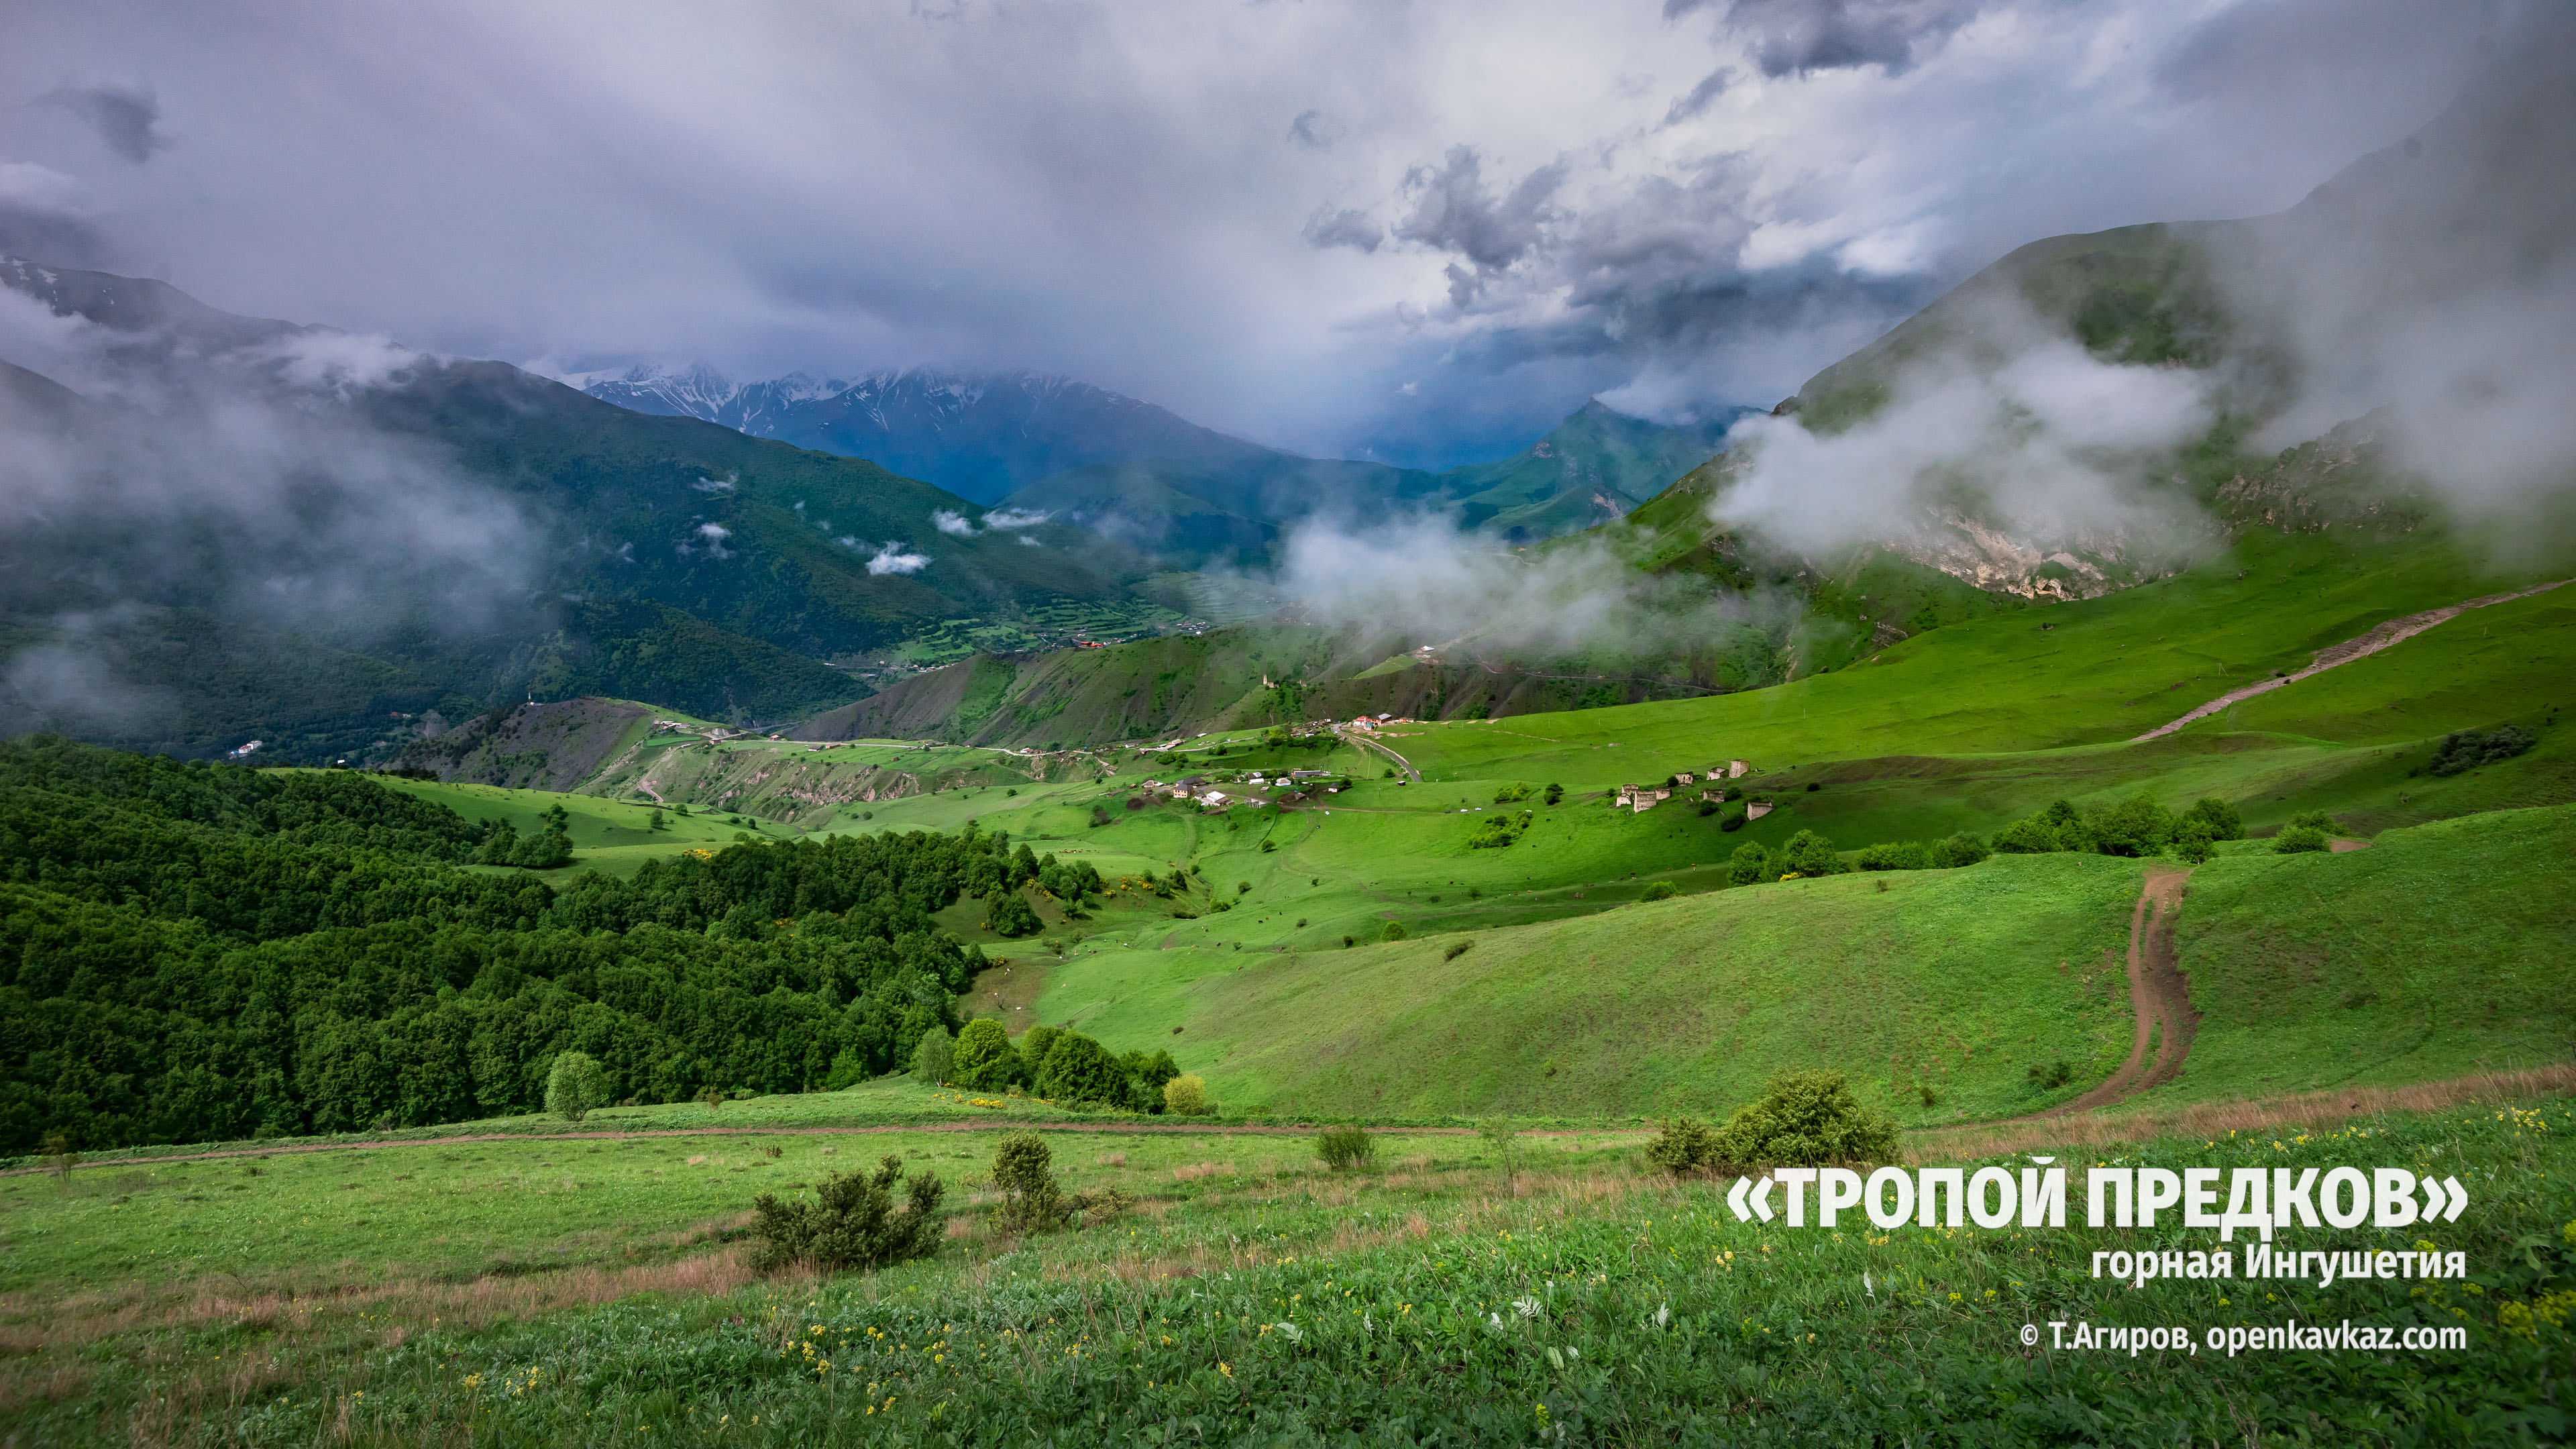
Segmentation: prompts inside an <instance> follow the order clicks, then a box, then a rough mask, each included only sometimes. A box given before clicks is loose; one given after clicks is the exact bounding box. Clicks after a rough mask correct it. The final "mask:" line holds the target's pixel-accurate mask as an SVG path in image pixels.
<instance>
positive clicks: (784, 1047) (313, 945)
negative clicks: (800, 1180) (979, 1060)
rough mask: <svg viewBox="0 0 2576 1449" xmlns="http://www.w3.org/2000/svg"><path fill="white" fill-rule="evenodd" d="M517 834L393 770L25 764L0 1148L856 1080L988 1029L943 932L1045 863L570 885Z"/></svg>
mask: <svg viewBox="0 0 2576 1449" xmlns="http://www.w3.org/2000/svg"><path fill="white" fill-rule="evenodd" d="M488 843H489V833H488V832H487V831H486V829H485V827H484V826H482V825H481V824H478V823H475V822H469V821H467V820H465V819H463V818H462V817H460V816H458V815H457V814H456V813H455V812H453V811H451V810H448V809H447V808H446V807H444V806H441V805H435V804H430V803H425V802H422V801H420V800H417V799H414V798H412V797H409V796H406V795H403V794H400V793H397V792H395V791H393V790H389V789H386V788H384V787H383V786H381V785H379V784H378V783H376V782H375V781H374V780H371V779H369V778H367V777H365V776H362V775H354V774H348V773H318V772H293V773H289V772H277V771H257V770H251V769H247V768H243V767H240V766H234V765H220V764H209V763H205V762H202V761H192V762H187V763H181V762H178V761H174V760H170V759H167V758H145V757H141V756H135V755H125V754H118V753H115V752H112V751H107V750H101V749H94V748H90V747H88V746H83V745H78V744H74V743H71V742H69V741H66V740H63V739H60V738H53V737H36V738H31V739H25V740H20V741H15V742H11V743H6V744H0V1151H6V1152H24V1151H27V1150H29V1149H31V1148H34V1147H36V1146H37V1145H39V1144H40V1143H42V1142H43V1141H44V1140H45V1139H46V1138H47V1137H49V1136H50V1135H52V1134H55V1133H60V1134H62V1135H63V1136H64V1137H65V1138H67V1139H68V1141H69V1142H70V1143H71V1145H73V1146H75V1147H111V1146H119V1145H126V1144H133V1143H142V1142H180V1141H211V1140H220V1139H227V1138H241V1137H249V1136H254V1135H270V1134H289V1133H306V1132H331V1131H345V1130H350V1129H355V1128H363V1127H371V1126H382V1125H390V1126H410V1125H419V1124H426V1123H434V1122H444V1121H455V1120H460V1119H465V1118H472V1117H480V1116H487V1115H492V1114H496V1113H505V1112H521V1111H529V1110H534V1109H535V1108H537V1107H538V1106H539V1105H540V1104H541V1103H542V1101H543V1098H544V1077H545V1071H546V1066H547V1064H548V1062H549V1061H550V1060H551V1059H552V1058H553V1056H554V1055H555V1054H556V1053H557V1052H559V1051H564V1050H570V1049H579V1050H582V1051H586V1052H588V1053H590V1054H591V1055H592V1056H593V1057H596V1058H597V1059H598V1060H599V1061H600V1062H601V1063H602V1064H604V1065H605V1066H606V1068H607V1070H608V1072H609V1075H610V1078H611V1081H612V1084H613V1090H614V1091H615V1093H616V1095H617V1096H619V1097H634V1098H639V1099H641V1100H645V1101H676V1100H685V1099H688V1098H691V1097H695V1096H697V1095H699V1094H700V1093H702V1092H705V1091H708V1090H715V1091H721V1092H724V1093H727V1094H729V1095H745V1094H751V1093H765V1092H776V1091H797V1090H804V1089H807V1088H812V1087H820V1086H826V1085H830V1086H838V1085H842V1084H844V1083H846V1082H848V1081H851V1080H855V1079H857V1078H859V1077H861V1076H868V1075H874V1074H877V1073H880V1072H884V1071H887V1070H891V1069H894V1068H896V1067H899V1066H903V1065H906V1064H908V1063H909V1062H910V1061H911V1058H912V1052H913V1048H914V1046H915V1044H916V1043H917V1042H918V1040H919V1039H920V1037H921V1036H922V1034H923V1033H925V1032H927V1031H929V1030H930V1029H931V1028H933V1027H940V1028H952V1027H954V1026H956V1025H957V1024H958V1018H957V1015H956V1007H955V997H956V994H957V993H958V992H960V991H962V990H963V989H965V986H966V984H967V982H968V981H969V980H970V979H971V978H972V976H973V974H974V973H975V972H976V971H978V970H980V969H982V967H983V966H984V965H985V964H986V963H985V961H984V958H983V955H982V953H981V952H980V951H978V950H976V949H974V948H971V947H960V946H959V944H958V943H957V941H956V939H955V938H954V937H952V936H950V935H948V934H947V933H946V932H944V931H941V930H939V929H938V928H936V927H935V926H934V925H933V924H932V923H931V920H930V913H931V912H933V911H936V910H939V909H941V908H942V907H945V906H947V905H950V904H952V903H953V902H954V901H955V900H956V899H957V898H958V895H959V893H960V891H961V890H962V889H964V888H965V887H966V886H967V885H968V884H969V883H970V882H977V883H980V882H984V881H987V880H991V879H994V878H996V877H997V876H1005V875H1011V874H1016V872H1013V871H1012V870H1011V866H1012V865H1013V864H1014V863H1015V862H1014V861H1013V859H1012V857H1011V855H1010V854H1009V839H1008V837H1007V836H1002V835H977V834H974V833H972V832H971V831H970V832H969V833H967V834H965V835H960V836H945V835H931V834H926V833H914V834H909V835H900V836H896V835H879V836H867V837H846V836H845V837H835V838H833V839H830V840H828V841H823V842H818V843H814V842H799V843H795V844H786V845H776V844H767V843H762V844H746V845H738V846H735V847H732V848H730V849H727V850H724V851H722V852H719V853H716V854H714V855H711V856H705V857H699V856H694V855H690V856H682V857H680V858H679V859H677V860H675V861H671V862H662V863H655V864H650V865H647V866H645V867H644V868H643V870H641V871H640V872H638V873H637V875H636V876H635V878H634V879H632V880H629V881H614V880H609V879H606V878H605V877H601V876H597V875H584V876H581V877H579V878H577V879H576V880H575V881H574V882H573V883H572V884H571V885H569V886H568V887H566V888H565V889H564V890H563V891H561V892H557V891H555V890H553V889H551V888H550V887H548V886H547V885H546V884H545V883H544V882H542V881H540V880H538V879H537V878H536V877H534V876H530V875H526V874H524V873H521V872H516V871H494V870H490V869H476V868H473V867H472V866H471V865H469V864H468V862H471V861H473V860H475V859H476V858H477V857H478V855H480V854H482V853H484V847H485V846H486V845H487V844H488ZM1022 854H1025V851H1023V852H1022Z"/></svg>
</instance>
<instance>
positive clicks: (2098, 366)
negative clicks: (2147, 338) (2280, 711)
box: [1712, 324, 2215, 555]
mask: <svg viewBox="0 0 2576 1449" xmlns="http://www.w3.org/2000/svg"><path fill="white" fill-rule="evenodd" d="M2034 325H2035V324H2034ZM2210 386H2211V384H2210V379H2208V378H2207V377H2204V376H2203V375H2201V374H2198V373H2195V372H2191V371H2188V370H2185V369H2181V368H2172V367H2135V366H2121V365H2117V364H2112V363H2106V362H2103V361H2101V360H2100V359H2098V358H2095V357H2093V356H2092V355H2091V354H2089V353H2087V352H2086V351H2085V350H2084V349H2083V348H2082V347H2081V346H2079V345H2078V344H2076V343H2075V342H2074V341H2072V340H2071V339H2065V338H2050V339H2045V340H2032V341H2030V342H2028V343H2027V345H2025V346H2024V347H2023V348H2022V349H2020V350H2019V351H2017V352H2016V353H2015V354H2014V355H2013V356H2011V357H2010V359H2009V360H2008V361H2006V362H2004V363H2003V364H2002V365H2001V366H1997V367H1991V368H1985V367H1980V366H1978V365H1977V363H1976V362H1975V361H1974V360H1973V359H1970V358H1967V357H1964V356H1962V355H1960V354H1958V353H1955V352H1945V353H1943V354H1940V355H1937V356H1934V357H1929V358H1925V359H1922V360H1921V361H1919V362H1918V363H1916V364H1915V365H1914V366H1912V367H1909V368H1906V369H1904V370H1903V371H1900V372H1899V373H1898V374H1897V375H1896V377H1895V378H1894V379H1893V381H1892V384H1891V387H1890V397H1889V400H1888V402H1887V403H1886V404H1885V405H1884V406H1883V407H1881V408H1880V409H1879V410H1878V411H1877V412H1876V413H1874V414H1872V415H1871V416H1870V417H1869V418H1868V419H1867V420H1866V421H1865V422H1863V423H1861V424H1860V425H1858V426H1856V427H1853V428H1851V429H1849V430H1847V431H1844V432H1839V433H1834V434H1832V435H1830V436H1818V435H1817V434H1815V433H1812V432H1809V431H1808V430H1807V429H1806V428H1805V427H1804V426H1802V425H1801V424H1800V423H1799V422H1798V420H1797V419H1796V418H1795V417H1794V416H1792V417H1759V418H1752V419H1748V420H1746V421H1745V422H1743V423H1741V424H1738V425H1737V427H1736V429H1735V431H1734V432H1733V434H1731V436H1730V441H1731V445H1732V447H1731V451H1733V452H1734V453H1736V454H1737V456H1738V458H1739V459H1740V462H1739V463H1738V464H1737V471H1736V473H1735V484H1734V486H1733V487H1732V488H1730V489H1728V490H1725V491H1724V492H1723V493H1721V494H1720V496H1719V497H1718V498H1717V499H1716V500H1715V502H1714V504H1713V506H1712V516H1713V518H1714V519H1715V521H1716V522H1718V523H1719V524H1721V525H1724V526H1728V527H1735V528H1745V529H1750V530H1752V531H1754V532H1756V533H1758V534H1760V535H1761V536H1763V537H1764V538H1766V539H1768V540H1771V541H1773V542H1775V543H1778V544H1780V545H1782V546H1785V547H1787V548H1790V549H1793V550H1797V551H1799V552H1802V553H1807V554H1817V555H1820V554H1825V553H1829V552H1832V551H1834V550H1837V549H1841V548H1846V547H1849V546H1851V545H1854V544H1859V543H1869V542H1880V543H1902V542H1906V541H1909V540H1922V539H1926V538H1929V537H1931V536H1933V534H1934V533H1935V531H1936V530H1941V529H1942V528H1943V526H1944V525H1945V524H1946V523H1948V522H1949V521H1951V520H1958V519H1966V520H1973V521H1975V522H1978V523H1981V524H1983V525H1984V526H1987V527H1990V528H1995V529H1999V530H2001V531H2003V532H2005V533H2007V534H2009V535H2011V536H2013V537H2014V538H2016V539H2018V540H2020V541H2021V542H2023V543H2026V544H2029V545H2032V546H2034V547H2035V548H2036V549H2037V551H2038V552H2039V553H2041V554H2045V553H2048V552H2050V551H2052V550H2054V549H2056V548H2059V547H2063V546H2067V545H2071V544H2086V545H2087V546H2090V545H2091V543H2092V541H2098V540H2104V539H2108V538H2120V537H2137V536H2141V535H2147V534H2152V535H2155V536H2158V537H2171V536H2174V535H2176V534H2177V533H2179V532H2182V531H2186V530H2188V529H2189V528H2190V526H2191V519H2192V512H2191V507H2190V504H2189V500H2188V499H2185V498H2182V497H2179V496H2178V495H2177V494H2176V493H2175V492H2174V490H2172V489H2171V488H2169V487H2162V486H2158V485H2160V484H2162V483H2163V482H2164V481H2165V478H2164V475H2165V474H2169V472H2170V467H2169V465H2170V454H2171V450H2172V449H2174V448H2176V447H2179V446H2181V445H2182V444H2184V443H2186V442H2189V441H2190V440H2191V439H2193V438H2195V437H2198V436H2199V435H2201V434H2202V433H2204V432H2206V431H2207V430H2208V428H2209V426H2210V424H2211V422H2212V421H2213V420H2214V418H2215V409H2214V405H2213V402H2212V400H2211V397H2210V395H2209V394H2210ZM2159 464H2163V465H2166V466H2165V467H2164V468H2163V469H2162V470H2160V469H2159Z"/></svg>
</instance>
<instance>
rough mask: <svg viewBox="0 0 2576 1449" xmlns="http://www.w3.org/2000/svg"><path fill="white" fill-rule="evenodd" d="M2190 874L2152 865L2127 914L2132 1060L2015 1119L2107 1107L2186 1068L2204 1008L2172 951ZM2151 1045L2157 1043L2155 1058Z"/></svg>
mask: <svg viewBox="0 0 2576 1449" xmlns="http://www.w3.org/2000/svg"><path fill="white" fill-rule="evenodd" d="M2190 875H2191V872H2190V871H2188V870H2162V871H2160V870H2157V869H2155V868H2154V867H2152V866H2151V867H2149V868H2148V871H2147V884H2146V889H2145V890H2143V891H2141V892H2139V894H2138V907H2137V911H2136V913H2135V914H2134V915H2132V916H2131V917H2130V918H2129V1009H2130V1010H2131V1011H2132V1012H2134V1013H2135V1014H2136V1016H2137V1027H2136V1034H2135V1035H2134V1036H2132V1037H2131V1038H2130V1041H2129V1059H2128V1060H2127V1061H2125V1062H2122V1063H2121V1064H2120V1069H2119V1070H2118V1071H2116V1072H2113V1073H2112V1074H2111V1075H2110V1077H2109V1079H2108V1080H2106V1081H2104V1082H2103V1083H2102V1085H2100V1086H2098V1087H2095V1088H2094V1089H2093V1090H2092V1091H2089V1092H2087V1093H2085V1094H2084V1095H2083V1096H2081V1097H2078V1098H2076V1099H2075V1100H2074V1101H2072V1102H2065V1103H2061V1104H2059V1105H2057V1106H2054V1107H2051V1108H2049V1109H2048V1110H2047V1111H2044V1112H2034V1113H2032V1114H2031V1115H2030V1117H2026V1118H2020V1119H2016V1120H2020V1121H2030V1120H2033V1119H2034V1118H2041V1117H2063V1116H2066V1115H2067V1114H2069V1113H2071V1112H2085V1111H2090V1110H2092V1109H2093V1108H2095V1107H2107V1106H2109V1105H2111V1104H2112V1103H2114V1102H2117V1101H2119V1100H2120V1099H2121V1098H2123V1097H2128V1096H2131V1095H2134V1094H2135V1093H2138V1092H2142V1091H2145V1090H2146V1089H2147V1088H2149V1087H2155V1086H2162V1085H2163V1084H2164V1083H2166V1082H2170V1081H2172V1080H2173V1079H2174V1078H2175V1077H2176V1076H2179V1075H2180V1074H2181V1073H2182V1059H2183V1057H2184V1056H2185V1055H2187V1054H2188V1053H2189V1052H2190V1051H2191V1036H2192V1032H2193V1031H2194V1030H2195V1029H2196V1028H2198V1027H2199V1025H2200V1013H2199V1012H2197V1011H2194V1010H2192V1006H2191V992H2190V990H2189V988H2188V987H2187V985H2186V984H2185V982H2184V981H2183V975H2182V970H2181V967H2180V964H2179V962H2178V960H2177V958H2176V955H2175V951H2174V922H2175V918H2176V917H2177V916H2179V915H2180V914H2181V910H2182V888H2183V882H2184V881H2185V880H2186V879H2188V878H2189V877H2190ZM2150 1046H2152V1047H2153V1048H2154V1055H2153V1058H2152V1060H2151V1059H2150V1057H2149V1051H2148V1049H2149V1047H2150Z"/></svg>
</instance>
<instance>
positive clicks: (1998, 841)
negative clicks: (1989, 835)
mask: <svg viewBox="0 0 2576 1449" xmlns="http://www.w3.org/2000/svg"><path fill="white" fill-rule="evenodd" d="M2065 848H2066V847H2065V846H2064V845H2062V844H2060V843H2059V842H2058V835H2057V831H2056V830H2055V829H2053V828H2051V827H2050V825H2049V824H2048V822H2047V821H2045V820H2042V819H2040V818H2039V817H2038V816H2036V815H2034V816H2032V817H2030V818H2029V819H2027V820H2016V821H2014V822H2013V823H2012V824H2010V825H2007V826H2005V827H2004V828H2003V829H2001V830H1998V831H1996V832H1995V849H1996V850H1997V851H1998V852H2000V853H2002V854H2004V855H2047V854H2050V853H2051V852H2053V851H2059V850H2064V849H2065Z"/></svg>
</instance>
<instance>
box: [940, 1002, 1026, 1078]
mask: <svg viewBox="0 0 2576 1449" xmlns="http://www.w3.org/2000/svg"><path fill="white" fill-rule="evenodd" d="M949 1071H950V1080H952V1081H954V1082H956V1083H957V1084H958V1085H959V1086H961V1087H973V1088H975V1089H977V1090H979V1091H986V1092H998V1091H1000V1090H1001V1089H1003V1088H1004V1087H1008V1086H1011V1085H1013V1084H1015V1083H1017V1082H1018V1081H1019V1080H1020V1054H1019V1053H1018V1052H1017V1051H1015V1050H1013V1049H1012V1046H1011V1034H1010V1033H1009V1032H1006V1031H1004V1030H1003V1029H1002V1024H1001V1023H1000V1022H998V1021H995V1020H993V1019H992V1018H991V1017H982V1018H979V1019H977V1020H974V1021H970V1022H968V1023H966V1028H965V1030H963V1031H960V1032H959V1033H957V1049H956V1054H955V1057H954V1060H953V1062H952V1064H951V1066H950V1068H949Z"/></svg>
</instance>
